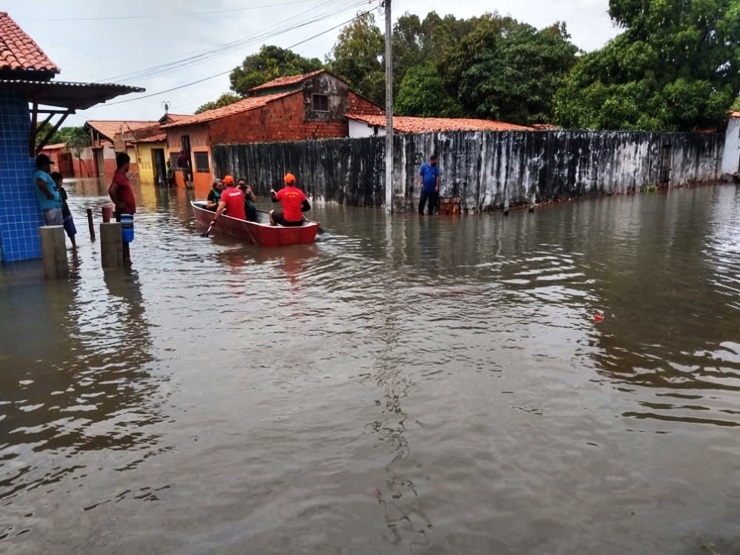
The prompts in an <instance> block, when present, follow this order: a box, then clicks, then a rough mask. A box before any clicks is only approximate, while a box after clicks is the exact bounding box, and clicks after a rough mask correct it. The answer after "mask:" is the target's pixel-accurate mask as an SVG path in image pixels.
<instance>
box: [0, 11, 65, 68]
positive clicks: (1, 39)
mask: <svg viewBox="0 0 740 555" xmlns="http://www.w3.org/2000/svg"><path fill="white" fill-rule="evenodd" d="M0 69H11V70H21V71H48V72H51V73H59V71H60V70H59V68H58V67H57V65H56V64H55V63H54V62H52V61H51V60H50V59H49V57H48V56H47V55H46V54H44V51H43V50H41V48H40V47H39V45H38V44H36V43H35V42H34V41H33V39H32V38H31V37H29V36H28V35H27V34H26V33H25V32H24V31H23V29H21V28H20V27H18V24H17V23H16V22H15V21H13V20H12V19H11V18H10V16H9V15H8V14H7V12H0Z"/></svg>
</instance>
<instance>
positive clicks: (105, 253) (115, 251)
mask: <svg viewBox="0 0 740 555" xmlns="http://www.w3.org/2000/svg"><path fill="white" fill-rule="evenodd" d="M100 261H101V263H102V265H103V269H107V268H122V267H123V237H122V235H121V224H120V222H110V223H103V224H100Z"/></svg>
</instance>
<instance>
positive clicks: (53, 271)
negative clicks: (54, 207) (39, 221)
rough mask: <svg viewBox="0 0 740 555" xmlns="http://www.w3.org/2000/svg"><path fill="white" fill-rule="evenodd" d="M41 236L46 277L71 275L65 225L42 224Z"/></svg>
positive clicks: (54, 277) (53, 277) (57, 277)
mask: <svg viewBox="0 0 740 555" xmlns="http://www.w3.org/2000/svg"><path fill="white" fill-rule="evenodd" d="M39 236H40V237H41V258H42V259H43V261H44V275H45V276H46V279H59V278H64V277H67V276H69V265H68V264H67V245H66V243H65V241H66V239H65V237H64V226H61V225H45V226H41V227H40V228H39Z"/></svg>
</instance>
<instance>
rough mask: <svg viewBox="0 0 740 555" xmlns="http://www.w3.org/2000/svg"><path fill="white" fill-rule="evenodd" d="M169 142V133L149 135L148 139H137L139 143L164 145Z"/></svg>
mask: <svg viewBox="0 0 740 555" xmlns="http://www.w3.org/2000/svg"><path fill="white" fill-rule="evenodd" d="M166 140H167V133H157V134H156V135H149V136H148V137H142V138H141V139H136V141H135V142H137V143H163V142H164V141H166Z"/></svg>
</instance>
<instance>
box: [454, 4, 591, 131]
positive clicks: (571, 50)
mask: <svg viewBox="0 0 740 555" xmlns="http://www.w3.org/2000/svg"><path fill="white" fill-rule="evenodd" d="M569 39H570V36H569V35H568V32H567V29H566V27H565V24H555V25H552V26H551V27H548V28H546V29H543V30H541V31H538V30H537V29H535V28H534V27H532V26H530V25H526V24H523V23H519V22H518V21H516V20H514V19H512V18H510V17H502V16H499V15H498V14H495V13H494V14H486V15H484V16H483V17H481V18H478V19H477V21H476V23H475V27H474V28H473V30H472V32H470V33H469V34H468V35H466V36H465V38H463V40H462V41H461V42H460V44H459V46H458V47H457V48H455V49H449V50H448V51H447V53H446V54H445V59H444V60H443V63H442V64H441V66H440V68H442V70H443V74H444V79H445V82H446V85H447V90H448V92H449V93H450V94H452V95H454V96H456V98H457V100H458V101H459V102H460V104H461V105H462V106H463V108H464V110H465V112H466V113H467V114H468V115H471V116H476V117H481V118H488V119H497V120H503V121H507V122H512V123H520V124H532V123H549V122H551V121H552V120H553V117H554V107H553V96H554V93H555V91H556V90H557V89H558V88H559V87H560V86H561V85H562V83H563V82H564V80H565V78H566V76H567V75H568V72H569V71H570V69H571V68H572V67H573V64H574V63H575V62H576V53H577V52H578V49H577V48H576V47H575V46H574V45H573V44H572V43H571V42H570V40H569Z"/></svg>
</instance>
